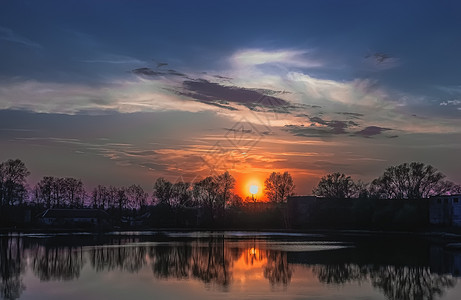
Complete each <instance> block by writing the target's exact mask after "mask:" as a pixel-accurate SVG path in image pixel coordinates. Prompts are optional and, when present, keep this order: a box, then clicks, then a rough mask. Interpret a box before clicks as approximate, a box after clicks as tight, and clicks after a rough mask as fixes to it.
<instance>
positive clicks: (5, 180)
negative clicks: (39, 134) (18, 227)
mask: <svg viewBox="0 0 461 300" xmlns="http://www.w3.org/2000/svg"><path fill="white" fill-rule="evenodd" d="M29 175H30V172H29V170H27V168H26V165H25V164H24V162H22V161H21V160H20V159H14V160H13V159H9V160H7V161H5V162H2V163H0V206H10V205H15V204H22V203H23V202H24V200H25V199H26V198H27V190H26V177H27V176H29Z"/></svg>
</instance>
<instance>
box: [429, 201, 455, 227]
mask: <svg viewBox="0 0 461 300" xmlns="http://www.w3.org/2000/svg"><path fill="white" fill-rule="evenodd" d="M429 222H430V224H432V225H443V226H461V194H457V195H443V196H434V197H431V199H430V205H429Z"/></svg>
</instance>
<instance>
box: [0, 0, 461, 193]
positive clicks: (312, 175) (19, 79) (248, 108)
mask: <svg viewBox="0 0 461 300" xmlns="http://www.w3.org/2000/svg"><path fill="white" fill-rule="evenodd" d="M460 16H461V2H460V1H454V0H453V1H450V0H444V1H421V0H418V1H369V0H366V1H365V0H363V1H331V0H321V1H320V0H319V1H171V0H169V1H128V0H127V1H115V0H111V1H84V0H78V1H18V0H14V1H13V0H11V1H9V0H5V1H2V5H1V10H0V161H4V160H6V159H9V158H20V159H22V160H23V161H24V162H25V163H26V166H27V167H28V168H29V170H30V171H31V173H32V175H31V176H30V177H29V184H30V185H34V184H35V183H36V182H37V181H38V180H39V179H40V178H41V177H43V176H45V175H48V176H49V175H51V176H66V177H67V176H69V177H76V178H80V179H82V181H83V182H84V183H85V185H86V186H87V187H88V188H92V187H94V186H95V185H97V184H104V185H109V184H112V185H117V186H121V185H129V184H133V183H139V184H141V185H142V186H143V187H144V188H145V189H146V190H147V191H149V192H151V191H152V186H153V182H154V181H155V179H156V178H158V177H160V176H163V177H165V178H167V179H169V180H170V181H172V182H176V181H196V180H198V179H202V178H203V177H205V176H208V175H210V174H217V173H221V172H224V171H225V170H229V171H230V173H231V174H232V175H233V176H234V177H235V178H236V180H237V185H238V187H237V189H238V191H239V193H241V194H242V195H243V194H244V192H243V191H245V190H246V191H248V189H249V186H250V185H252V184H256V185H259V186H261V185H262V184H263V181H264V178H266V177H267V176H268V175H269V174H270V173H271V172H272V171H280V172H283V171H288V172H289V173H290V174H292V176H293V177H294V180H295V184H296V193H297V194H310V193H311V191H312V188H313V187H314V186H315V185H316V184H317V182H318V180H319V178H320V177H321V176H323V175H325V174H326V173H329V172H336V171H339V172H342V173H346V174H348V175H351V176H352V177H353V178H354V179H361V180H363V181H370V180H372V179H374V178H376V177H378V176H379V175H380V174H382V172H383V171H384V169H385V168H386V167H388V166H391V165H396V164H400V163H403V162H411V161H420V162H424V163H427V164H431V165H433V166H434V167H436V168H438V169H439V170H440V171H442V172H443V173H444V174H446V175H447V177H448V179H450V180H452V181H455V182H457V183H461V172H460V162H459V161H460V160H459V153H460V150H461V56H460V53H461V17H460ZM260 191H261V189H260ZM259 196H261V195H259Z"/></svg>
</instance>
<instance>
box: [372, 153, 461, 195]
mask: <svg viewBox="0 0 461 300" xmlns="http://www.w3.org/2000/svg"><path fill="white" fill-rule="evenodd" d="M444 178H445V175H444V174H442V173H441V172H439V171H438V170H437V169H436V168H434V167H433V166H431V165H425V164H423V163H419V162H412V163H410V164H409V163H403V164H400V165H398V166H392V167H388V168H387V169H386V170H385V171H384V174H383V175H382V176H381V177H379V178H377V179H375V180H373V182H372V186H371V190H372V193H373V194H374V196H375V197H377V198H388V199H421V198H428V197H430V196H435V195H440V194H444V193H450V192H452V190H455V189H456V185H455V184H453V183H451V182H449V181H445V180H443V179H444Z"/></svg>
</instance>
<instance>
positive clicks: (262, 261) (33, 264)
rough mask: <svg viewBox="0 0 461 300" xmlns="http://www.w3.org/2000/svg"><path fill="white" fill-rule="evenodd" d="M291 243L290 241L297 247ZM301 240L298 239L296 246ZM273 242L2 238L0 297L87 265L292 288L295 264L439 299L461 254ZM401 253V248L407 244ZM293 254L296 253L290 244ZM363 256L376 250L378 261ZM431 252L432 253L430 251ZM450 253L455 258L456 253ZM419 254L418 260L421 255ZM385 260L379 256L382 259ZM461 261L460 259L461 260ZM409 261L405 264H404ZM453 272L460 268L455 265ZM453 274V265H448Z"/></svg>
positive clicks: (209, 282)
mask: <svg viewBox="0 0 461 300" xmlns="http://www.w3.org/2000/svg"><path fill="white" fill-rule="evenodd" d="M290 243H291V242H290V241H289V240H288V241H284V244H286V245H290ZM296 243H298V240H297V241H296ZM272 245H273V240H272V239H271V238H259V239H256V238H255V239H224V238H219V237H216V236H209V237H201V238H177V237H176V238H165V237H162V238H153V237H146V236H131V237H114V236H112V237H107V236H106V237H99V238H97V237H92V236H88V237H83V238H78V239H75V238H72V237H61V238H58V237H51V238H40V239H39V238H27V237H18V236H15V237H5V236H4V237H0V276H1V277H0V278H1V281H0V293H1V294H0V295H1V298H2V299H18V298H20V297H21V294H22V293H23V291H24V290H25V289H26V284H25V283H24V274H25V272H26V270H30V271H31V272H32V274H34V276H35V277H36V278H38V279H39V280H40V281H43V282H48V281H71V280H75V279H78V278H79V277H80V276H83V275H82V270H83V268H84V267H85V266H90V267H91V269H92V270H94V271H96V272H98V273H103V272H128V273H137V272H140V271H141V270H142V269H143V268H150V269H151V271H152V274H153V277H154V278H155V279H156V280H165V279H169V278H173V279H181V280H195V281H197V280H198V281H200V282H202V283H203V284H204V286H205V287H206V288H211V287H213V288H215V289H218V290H221V291H225V292H226V291H230V290H231V289H230V288H231V287H232V284H233V283H236V282H239V283H243V284H245V283H246V282H247V281H249V280H260V281H261V280H262V281H266V282H268V283H269V284H270V285H271V286H282V287H284V288H285V289H287V288H288V286H289V285H290V283H291V280H292V278H293V276H296V274H295V268H294V266H296V265H298V266H299V265H302V266H304V267H305V268H308V269H310V270H311V271H312V273H313V274H314V275H315V276H316V278H317V279H318V281H319V282H320V283H322V284H326V285H331V284H335V285H347V284H350V283H361V282H369V283H371V285H372V286H373V287H374V288H375V289H376V290H377V291H380V292H381V293H382V294H384V295H385V296H386V297H387V298H388V299H434V298H435V297H440V296H443V295H444V293H445V292H446V291H447V290H448V289H450V288H453V287H454V286H455V284H456V279H455V278H454V277H453V276H452V275H451V274H446V273H447V272H443V269H444V268H445V267H444V265H443V264H444V262H443V261H441V259H440V256H437V257H436V259H434V258H433V257H432V256H431V255H430V254H432V253H440V251H442V252H443V253H444V256H443V257H448V258H447V259H448V261H449V262H450V263H451V262H453V261H454V260H455V258H454V256H459V255H461V254H460V253H456V252H453V253H451V254H450V253H448V254H447V253H446V251H445V252H444V250H443V249H442V248H440V247H439V248H440V249H439V248H437V249H438V250H434V246H433V245H430V244H425V245H426V246H425V247H423V248H421V245H417V247H419V248H415V249H407V250H408V253H412V251H413V252H414V251H420V253H423V254H421V255H415V254H413V255H412V257H409V256H408V257H407V256H406V255H403V256H402V253H406V252H405V250H402V251H400V252H398V254H399V256H398V257H393V256H392V255H390V254H389V253H392V249H391V250H389V249H386V251H382V250H381V251H379V250H377V249H376V248H370V247H371V246H363V245H362V246H360V245H358V246H357V247H356V248H345V249H337V250H334V251H310V252H309V251H303V252H299V251H298V252H290V251H283V247H282V250H275V249H280V247H279V246H278V247H273V246H272ZM400 248H402V247H400ZM287 249H290V248H289V247H288V248H287ZM364 253H374V254H373V255H372V256H368V257H367V255H365V254H364ZM427 253H429V254H427ZM449 254H450V255H451V256H450V255H449ZM415 256H417V257H416V258H415ZM378 257H379V259H378ZM458 260H459V259H458ZM405 261H407V262H409V263H402V262H405ZM447 267H448V268H451V269H453V266H451V265H448V266H447ZM445 269H446V268H445Z"/></svg>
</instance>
